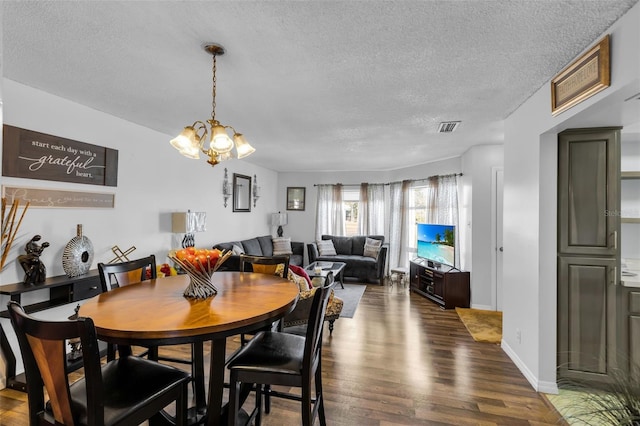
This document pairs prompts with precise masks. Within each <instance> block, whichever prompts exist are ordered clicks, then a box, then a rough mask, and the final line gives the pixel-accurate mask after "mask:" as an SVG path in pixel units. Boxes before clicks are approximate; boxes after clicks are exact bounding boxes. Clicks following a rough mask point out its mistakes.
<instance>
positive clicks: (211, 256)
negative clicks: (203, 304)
mask: <svg viewBox="0 0 640 426" xmlns="http://www.w3.org/2000/svg"><path fill="white" fill-rule="evenodd" d="M229 256H231V251H230V250H218V249H198V248H195V247H187V248H184V249H180V250H173V251H171V252H170V253H169V259H171V260H172V261H173V262H175V263H176V265H179V266H180V269H182V270H183V271H184V272H186V274H187V275H189V278H190V280H189V286H188V287H187V288H186V290H185V291H184V296H185V297H188V298H193V299H206V298H207V297H211V296H213V295H214V294H216V293H217V292H218V289H216V287H215V286H214V285H213V282H212V280H211V278H212V277H213V273H214V272H215V271H217V270H218V268H219V267H220V266H221V265H222V264H223V263H224V262H225V261H226V260H227V259H228V258H229Z"/></svg>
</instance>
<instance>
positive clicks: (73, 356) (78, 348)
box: [67, 305, 82, 361]
mask: <svg viewBox="0 0 640 426" xmlns="http://www.w3.org/2000/svg"><path fill="white" fill-rule="evenodd" d="M79 310H80V305H77V306H76V308H75V309H74V310H73V315H71V316H70V317H69V318H68V319H70V320H76V319H78V311H79ZM67 343H68V344H69V347H70V348H71V352H69V353H68V354H67V361H75V360H77V359H80V358H82V343H81V342H80V338H79V337H74V338H73V339H69V341H68V342H67Z"/></svg>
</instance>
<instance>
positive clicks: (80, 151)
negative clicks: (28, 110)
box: [2, 124, 118, 186]
mask: <svg viewBox="0 0 640 426" xmlns="http://www.w3.org/2000/svg"><path fill="white" fill-rule="evenodd" d="M2 137H3V142H2V176H10V177H17V178H26V179H40V180H49V181H58V182H71V183H83V184H89V185H101V186H118V151H117V150H115V149H111V148H105V147H103V146H98V145H92V144H88V143H85V142H78V141H75V140H72V139H66V138H61V137H59V136H53V135H48V134H46V133H40V132H35V131H33V130H27V129H21V128H19V127H13V126H9V125H6V124H5V125H4V126H2Z"/></svg>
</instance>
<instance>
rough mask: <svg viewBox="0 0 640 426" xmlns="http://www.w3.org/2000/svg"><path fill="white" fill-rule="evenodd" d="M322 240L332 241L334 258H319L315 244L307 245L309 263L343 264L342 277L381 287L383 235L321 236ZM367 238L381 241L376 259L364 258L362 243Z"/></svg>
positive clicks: (385, 248) (383, 257)
mask: <svg viewBox="0 0 640 426" xmlns="http://www.w3.org/2000/svg"><path fill="white" fill-rule="evenodd" d="M321 238H322V239H323V240H331V241H333V246H334V247H335V250H336V255H335V256H326V255H325V256H321V255H320V253H319V251H318V246H317V244H316V243H310V244H307V254H308V255H309V263H311V262H315V261H327V262H344V263H346V264H347V265H346V266H345V269H344V276H345V277H349V278H355V279H357V280H360V281H366V282H374V283H378V284H380V285H382V279H383V277H384V267H385V262H386V260H387V246H386V245H385V244H384V236H383V235H358V236H354V237H338V236H333V235H323V236H322V237H321ZM367 238H372V239H375V240H380V241H382V243H383V244H382V247H381V248H380V252H379V253H378V257H377V258H376V259H374V258H372V257H368V256H364V243H365V241H366V239H367Z"/></svg>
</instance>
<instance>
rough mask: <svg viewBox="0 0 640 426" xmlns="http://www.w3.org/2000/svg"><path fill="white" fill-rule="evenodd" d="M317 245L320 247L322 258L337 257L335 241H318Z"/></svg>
mask: <svg viewBox="0 0 640 426" xmlns="http://www.w3.org/2000/svg"><path fill="white" fill-rule="evenodd" d="M316 244H317V245H318V251H319V252H320V256H337V253H336V248H335V247H334V246H333V241H331V240H320V241H317V242H316Z"/></svg>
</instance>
